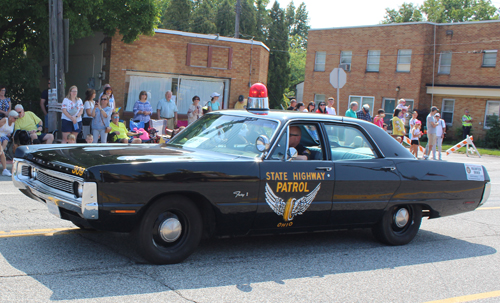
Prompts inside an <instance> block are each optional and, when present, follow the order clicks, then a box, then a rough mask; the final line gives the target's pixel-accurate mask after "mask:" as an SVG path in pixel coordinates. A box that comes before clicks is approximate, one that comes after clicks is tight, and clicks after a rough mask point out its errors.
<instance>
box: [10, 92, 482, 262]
mask: <svg viewBox="0 0 500 303" xmlns="http://www.w3.org/2000/svg"><path fill="white" fill-rule="evenodd" d="M253 89H254V91H252V90H251V94H250V96H251V97H252V98H249V105H248V107H249V108H250V110H248V111H238V110H225V111H217V112H211V113H209V114H206V115H204V116H203V117H202V118H201V119H199V120H198V121H196V122H195V123H193V124H192V125H190V126H189V127H187V128H186V129H185V130H184V131H183V132H181V133H180V134H178V135H177V136H176V137H175V138H174V139H172V140H171V141H170V142H168V143H167V144H163V145H160V144H137V145H130V144H89V145H82V144H75V145H46V146H44V145H39V146H27V147H20V148H18V149H17V151H16V158H15V162H14V164H13V181H14V183H15V185H16V186H17V187H18V188H19V189H20V190H21V191H22V192H23V193H24V194H26V195H27V196H28V197H31V198H33V199H35V200H38V201H41V202H43V203H46V204H47V206H48V209H49V211H50V212H51V213H53V214H55V215H57V216H59V217H60V218H62V219H65V220H71V221H72V222H74V223H75V224H76V225H77V226H80V227H91V228H94V229H98V230H107V231H118V232H134V233H135V236H136V239H137V249H138V250H139V252H140V254H141V255H142V256H143V257H144V258H145V259H146V260H148V261H149V262H152V263H157V264H167V263H176V262H181V261H182V260H184V259H185V258H187V257H188V256H189V255H190V254H191V253H193V252H194V250H195V249H196V247H197V245H198V244H199V242H200V239H201V238H202V236H204V235H205V236H239V235H248V234H259V233H290V232H307V231H313V230H330V229H346V228H360V227H368V228H372V229H373V233H374V235H375V237H376V238H377V239H378V240H380V241H382V242H384V243H386V244H389V245H403V244H407V243H409V242H410V241H411V240H412V239H413V238H414V237H415V235H416V234H417V232H418V229H419V227H420V222H421V219H422V217H423V216H424V217H429V218H438V217H443V216H449V215H454V214H458V213H462V212H466V211H472V210H474V209H476V208H477V207H479V206H480V205H482V204H483V203H484V202H485V201H486V199H487V198H488V195H489V192H490V179H489V176H488V173H487V171H486V169H485V168H484V167H483V166H480V165H472V164H471V165H469V164H459V163H450V162H437V161H419V160H417V159H415V158H414V157H413V156H412V155H411V154H410V153H409V152H408V151H407V150H406V149H405V148H404V147H403V146H401V145H400V144H398V143H397V142H396V140H394V139H393V138H391V137H390V136H389V135H388V134H386V133H385V132H384V131H383V130H382V129H381V128H379V127H377V126H376V125H374V124H371V123H367V122H365V121H361V120H357V119H350V118H344V117H337V116H330V115H325V114H313V113H299V112H292V111H268V110H263V109H262V108H263V107H264V108H265V107H266V105H267V98H266V96H267V95H266V94H267V92H266V91H263V89H262V87H260V89H259V87H257V88H255V87H253ZM297 139H298V140H297ZM297 150H300V152H297ZM298 154H299V155H298ZM301 156H305V158H307V160H298V159H299V158H301Z"/></svg>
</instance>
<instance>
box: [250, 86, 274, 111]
mask: <svg viewBox="0 0 500 303" xmlns="http://www.w3.org/2000/svg"><path fill="white" fill-rule="evenodd" d="M247 110H248V111H251V112H255V113H256V114H266V113H263V112H267V111H268V110H269V98H268V97H267V87H266V86H265V85H264V84H262V83H255V84H254V85H252V86H251V87H250V92H249V94H248V102H247Z"/></svg>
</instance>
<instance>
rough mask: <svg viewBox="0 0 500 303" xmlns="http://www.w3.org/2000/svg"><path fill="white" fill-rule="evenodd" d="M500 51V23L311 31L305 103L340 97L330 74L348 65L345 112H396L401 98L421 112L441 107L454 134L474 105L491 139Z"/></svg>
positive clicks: (477, 124) (498, 106) (480, 127)
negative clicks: (354, 105)
mask: <svg viewBox="0 0 500 303" xmlns="http://www.w3.org/2000/svg"><path fill="white" fill-rule="evenodd" d="M498 49H500V21H498V20H494V21H481V22H464V23H453V24H439V23H430V22H418V23H399V24H384V25H373V26H359V27H345V28H332V29H311V30H310V31H309V39H308V48H307V59H306V71H305V81H304V96H303V98H304V101H305V102H308V101H312V100H314V101H316V102H319V101H321V100H324V99H325V97H329V96H334V97H335V96H336V94H337V92H336V89H335V88H333V87H332V85H331V84H330V72H331V71H332V70H333V69H334V68H336V67H338V66H339V64H340V63H346V64H348V66H349V67H348V69H347V82H346V84H345V86H344V87H343V88H342V89H340V103H339V106H340V113H341V114H343V113H345V111H346V110H347V107H348V104H349V103H350V102H351V101H358V103H361V104H365V103H367V104H369V105H370V107H371V110H372V113H373V110H375V112H376V110H377V109H379V108H383V109H385V111H386V112H388V113H391V112H393V110H394V107H395V105H396V104H395V103H396V100H397V99H399V98H404V99H406V100H407V105H410V106H411V107H412V108H414V109H417V110H419V112H421V113H428V112H429V109H430V107H431V106H432V105H434V106H437V107H438V108H439V109H440V110H441V112H442V116H443V118H444V119H445V121H446V122H447V124H448V125H449V131H450V132H451V133H453V132H454V131H455V130H456V129H457V128H461V117H462V115H463V112H464V109H465V108H468V109H469V111H470V114H471V116H472V117H473V119H474V122H473V128H472V129H473V131H472V133H473V134H474V135H476V137H484V134H485V133H486V130H487V128H488V125H487V123H486V125H485V120H486V118H487V117H488V116H492V115H497V116H498V115H499V110H500V66H499V64H500V63H499V61H498V56H497V51H498ZM389 116H390V115H389ZM388 119H390V117H387V120H388Z"/></svg>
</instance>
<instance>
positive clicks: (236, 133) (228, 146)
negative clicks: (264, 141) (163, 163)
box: [168, 114, 278, 157]
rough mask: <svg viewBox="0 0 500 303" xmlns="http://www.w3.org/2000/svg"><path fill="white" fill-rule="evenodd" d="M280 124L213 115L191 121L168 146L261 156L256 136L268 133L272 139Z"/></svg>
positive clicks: (252, 118)
mask: <svg viewBox="0 0 500 303" xmlns="http://www.w3.org/2000/svg"><path fill="white" fill-rule="evenodd" d="M277 127H278V122H276V121H270V120H266V119H260V118H257V117H238V116H231V115H222V114H210V115H204V116H203V117H202V118H201V119H199V120H197V121H196V122H195V123H193V124H191V125H190V126H189V127H188V128H186V129H185V130H184V131H183V132H181V133H180V134H178V135H177V136H175V137H174V138H173V139H172V140H171V141H170V142H168V145H174V146H176V147H186V148H196V149H203V150H208V151H213V152H218V153H225V154H231V155H237V156H245V157H258V156H260V154H261V152H259V151H258V150H257V148H256V147H255V141H256V140H257V137H258V136H260V135H265V136H267V137H268V138H269V139H271V138H272V137H273V135H274V132H275V131H276V128H277Z"/></svg>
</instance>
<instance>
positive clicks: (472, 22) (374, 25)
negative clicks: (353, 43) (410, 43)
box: [309, 20, 500, 31]
mask: <svg viewBox="0 0 500 303" xmlns="http://www.w3.org/2000/svg"><path fill="white" fill-rule="evenodd" d="M498 22H500V20H484V21H467V22H453V23H435V22H428V21H424V22H403V23H390V24H372V25H353V26H345V27H326V28H311V29H309V31H321V30H331V29H348V28H363V27H382V26H401V25H415V24H429V25H437V26H450V25H469V24H478V23H498Z"/></svg>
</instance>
